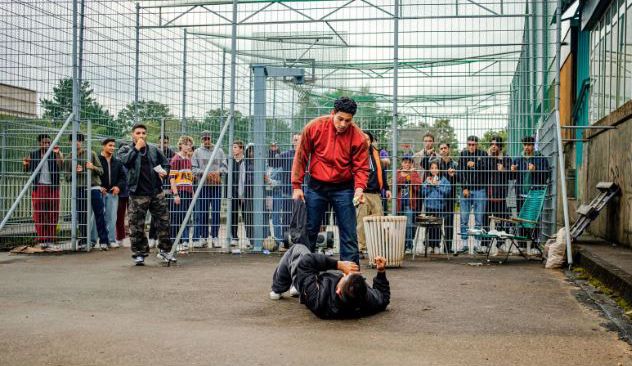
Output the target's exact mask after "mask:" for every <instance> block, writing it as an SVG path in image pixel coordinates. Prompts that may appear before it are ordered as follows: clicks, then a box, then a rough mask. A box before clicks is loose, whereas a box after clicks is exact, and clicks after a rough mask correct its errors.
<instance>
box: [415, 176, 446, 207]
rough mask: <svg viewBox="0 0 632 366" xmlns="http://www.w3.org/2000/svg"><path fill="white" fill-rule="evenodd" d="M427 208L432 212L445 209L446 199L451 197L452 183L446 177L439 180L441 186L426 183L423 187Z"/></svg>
mask: <svg viewBox="0 0 632 366" xmlns="http://www.w3.org/2000/svg"><path fill="white" fill-rule="evenodd" d="M421 189H422V193H423V196H424V200H425V202H426V208H429V209H432V210H443V209H445V203H446V198H448V196H449V195H450V181H448V180H447V179H446V177H443V176H441V177H440V178H439V184H437V185H434V184H430V183H428V182H427V181H424V183H423V185H422V186H421Z"/></svg>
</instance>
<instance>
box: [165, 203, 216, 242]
mask: <svg viewBox="0 0 632 366" xmlns="http://www.w3.org/2000/svg"><path fill="white" fill-rule="evenodd" d="M178 194H179V195H180V204H179V205H176V204H175V202H174V198H173V197H172V198H171V199H170V200H169V221H170V223H171V228H170V231H169V232H170V235H171V240H172V241H174V242H175V240H176V236H177V235H178V230H180V225H181V224H182V223H183V222H184V217H185V216H186V215H187V210H188V209H189V206H191V198H192V197H193V194H192V193H191V192H187V191H181V192H179V193H178ZM189 226H190V224H187V226H186V227H185V228H184V231H183V232H182V237H181V238H180V243H188V242H189ZM207 233H208V231H207Z"/></svg>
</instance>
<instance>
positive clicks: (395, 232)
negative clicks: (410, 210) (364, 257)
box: [363, 216, 407, 267]
mask: <svg viewBox="0 0 632 366" xmlns="http://www.w3.org/2000/svg"><path fill="white" fill-rule="evenodd" d="M363 220H364V233H365V236H366V246H367V250H368V252H369V263H371V265H373V264H372V263H373V259H374V258H375V257H376V256H378V255H379V256H382V257H384V258H386V267H401V266H402V262H403V261H404V251H405V250H406V221H407V218H406V216H366V217H364V219H363Z"/></svg>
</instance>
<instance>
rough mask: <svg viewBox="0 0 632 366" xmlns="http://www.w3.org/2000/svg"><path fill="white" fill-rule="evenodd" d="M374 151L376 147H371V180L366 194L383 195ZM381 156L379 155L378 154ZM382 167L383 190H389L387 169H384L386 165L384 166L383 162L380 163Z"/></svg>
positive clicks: (367, 184)
mask: <svg viewBox="0 0 632 366" xmlns="http://www.w3.org/2000/svg"><path fill="white" fill-rule="evenodd" d="M373 149H375V147H373V146H370V147H369V180H368V181H367V183H366V190H365V192H366V193H382V190H381V189H380V183H379V182H378V180H377V169H375V168H376V166H377V163H376V162H375V159H374V158H373ZM378 156H379V154H378ZM380 166H381V167H382V188H383V189H384V190H387V191H388V190H389V187H388V179H387V177H386V169H384V165H382V162H380Z"/></svg>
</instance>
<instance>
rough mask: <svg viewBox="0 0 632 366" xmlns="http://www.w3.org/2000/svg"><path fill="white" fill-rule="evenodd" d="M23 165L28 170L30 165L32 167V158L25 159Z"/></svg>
mask: <svg viewBox="0 0 632 366" xmlns="http://www.w3.org/2000/svg"><path fill="white" fill-rule="evenodd" d="M22 164H23V165H24V168H25V169H26V168H28V167H29V165H31V157H30V156H27V157H26V158H24V160H22Z"/></svg>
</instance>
